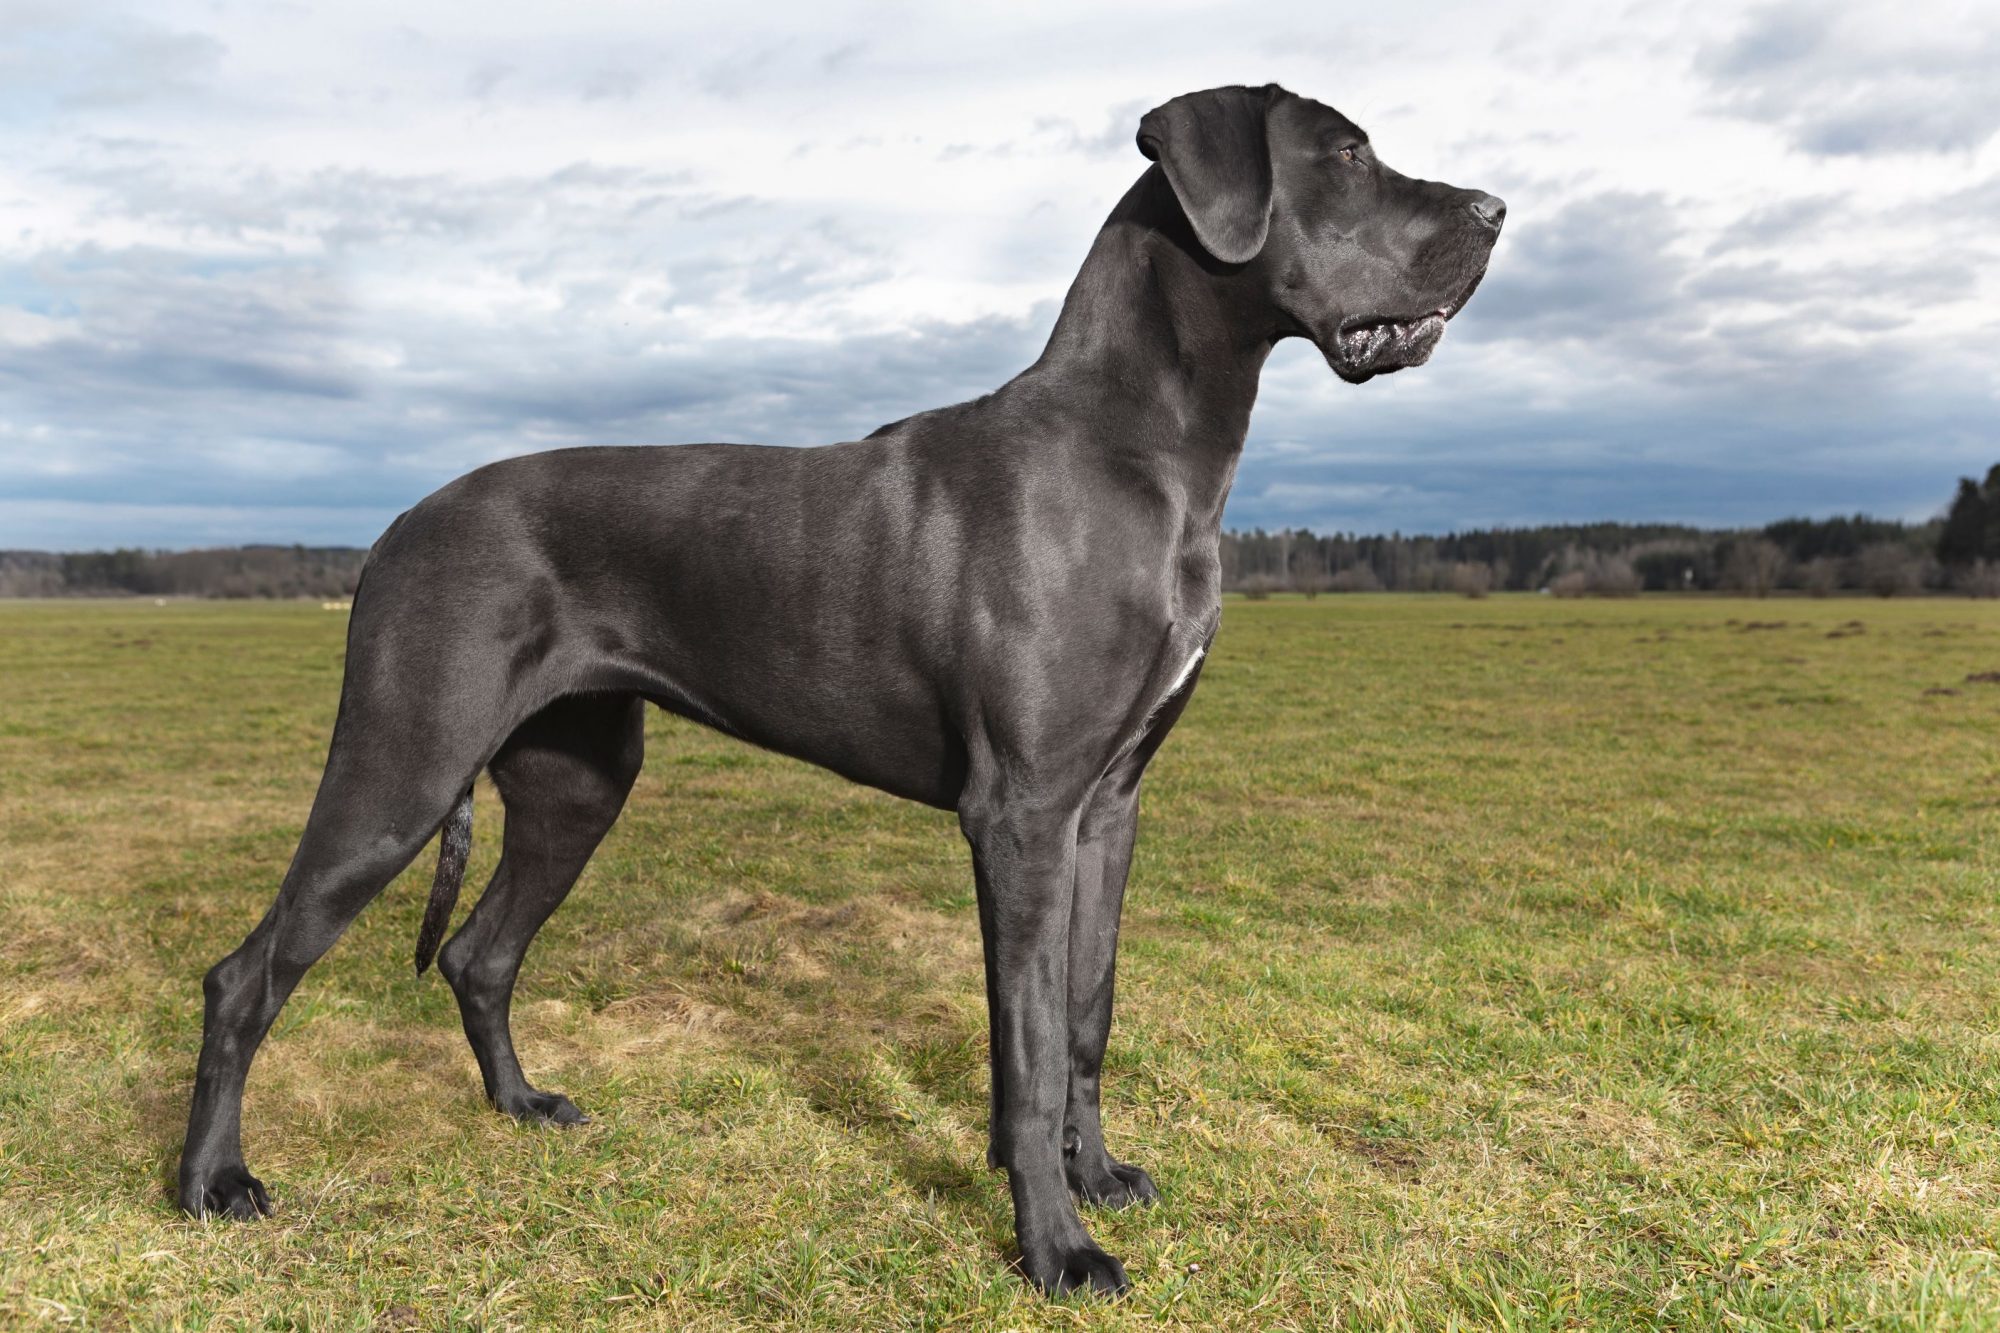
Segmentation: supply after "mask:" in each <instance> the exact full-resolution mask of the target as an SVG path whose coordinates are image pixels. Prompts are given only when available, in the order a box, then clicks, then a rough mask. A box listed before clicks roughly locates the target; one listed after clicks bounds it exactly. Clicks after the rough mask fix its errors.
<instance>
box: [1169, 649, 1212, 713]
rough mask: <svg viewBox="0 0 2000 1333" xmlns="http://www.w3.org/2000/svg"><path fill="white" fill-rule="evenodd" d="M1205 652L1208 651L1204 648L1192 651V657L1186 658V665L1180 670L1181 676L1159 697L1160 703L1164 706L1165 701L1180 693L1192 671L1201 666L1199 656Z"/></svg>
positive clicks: (1176, 677) (1175, 678)
mask: <svg viewBox="0 0 2000 1333" xmlns="http://www.w3.org/2000/svg"><path fill="white" fill-rule="evenodd" d="M1207 651H1208V649H1206V648H1196V649H1195V650H1194V656H1193V657H1190V658H1188V660H1187V665H1186V666H1184V667H1182V668H1181V674H1180V675H1178V676H1175V677H1174V683H1173V684H1171V685H1169V686H1167V692H1166V693H1165V694H1163V695H1161V696H1160V702H1161V703H1163V704H1164V703H1165V702H1166V701H1167V700H1169V699H1171V698H1173V697H1174V696H1175V695H1176V694H1179V693H1180V692H1181V686H1183V685H1185V684H1187V683H1188V677H1189V676H1192V675H1193V674H1194V669H1195V668H1196V667H1197V666H1199V665H1200V664H1201V655H1202V654H1203V653H1205V652H1207Z"/></svg>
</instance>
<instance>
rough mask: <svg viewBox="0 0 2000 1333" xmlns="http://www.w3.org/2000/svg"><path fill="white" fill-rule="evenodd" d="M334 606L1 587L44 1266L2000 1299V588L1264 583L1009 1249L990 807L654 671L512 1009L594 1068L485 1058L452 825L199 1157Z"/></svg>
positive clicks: (1279, 1314) (1597, 1312)
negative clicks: (1333, 590) (1111, 1166)
mask: <svg viewBox="0 0 2000 1333" xmlns="http://www.w3.org/2000/svg"><path fill="white" fill-rule="evenodd" d="M1746 622H1747V623H1746ZM1771 622H1782V623H1778V624H1772V623H1771ZM344 629H345V618H344V617H343V616H340V615H335V614H328V613H326V612H324V611H322V610H320V609H319V608H318V607H317V606H296V605H228V604H170V605H166V606H154V605H151V604H133V603H105V604H76V603H68V604H59V603H51V604H34V603H25V604H22V603H17V604H7V605H0V1324H18V1325H22V1326H29V1327H33V1326H40V1325H41V1324H42V1323H43V1322H44V1321H46V1322H47V1323H50V1324H55V1323H62V1322H69V1323H76V1324H85V1325H90V1326H94V1327H119V1326H131V1327H157V1326H172V1325H185V1326H199V1325H202V1324H204V1323H208V1322H211V1321H213V1322H218V1323H228V1324H237V1323H245V1324H250V1325H264V1326H274V1327H280V1326H282V1327H290V1326H311V1327H314V1328H339V1327H355V1328H361V1327H370V1326H383V1327H400V1326H409V1327H420V1326H421V1327H432V1326H446V1325H451V1326H478V1327H548V1326H567V1327H570V1328H579V1327H591V1326H596V1325H600V1324H608V1323H621V1324H629V1325H633V1326H641V1327H657V1328H667V1329H682V1328H726V1327H759V1326H776V1327H811V1328H865V1329H880V1328H893V1327H952V1328H989V1327H990V1328H1049V1329H1068V1328H1127V1327H1139V1326H1146V1327H1153V1326H1168V1327H1185V1328H1246V1329H1250V1328H1257V1329H1262V1328H1294V1329H1309V1328H1310V1329H1326V1328H1451V1327H1501V1328H1508V1329H1537V1328H1570V1327H1584V1326H1589V1327H1608V1326H1634V1327H1674V1328H1757V1327H1770V1328H1793V1327H1800V1326H1815V1327H1818V1326H1825V1327H1853V1328H1861V1327H1868V1328H1883V1327H1909V1328H1953V1327H1959V1328H1973V1327H1978V1328H1991V1327H2000V1254H1996V1252H2000V1037H1996V1024H2000V948H1996V943H2000V941H1996V935H2000V898H1997V897H1996V888H2000V881H1996V876H1995V871H1996V865H1997V864H2000V840H1996V835H1997V834H2000V684H1995V683H1980V682H1968V681H1967V680H1966V677H1967V676H1968V675H1969V674H1973V673H1981V672H1988V671H1993V670H1996V669H2000V606H1995V605H1993V604H1991V603H1971V602H1965V601H1955V600H1954V601H1944V600H1923V601H1896V602H1876V601H1854V600H1835V601H1825V602H1805V601H1771V602H1761V603H1760V602H1734V601H1722V600H1676V599H1671V598H1643V599H1638V600H1631V601H1622V602H1552V601H1550V600H1549V599H1534V598H1529V597H1498V598H1494V599H1492V600H1489V601H1483V602H1469V601H1464V600H1460V599H1455V598H1446V597H1442V596H1434V597H1427V598H1420V597H1392V596H1355V597H1333V598H1322V599H1320V600H1318V601H1315V602H1305V601H1295V600H1284V599H1279V600H1273V601H1269V602H1254V603H1253V602H1244V603H1238V602H1232V603H1231V604H1230V605H1229V607H1228V608H1227V610H1226V612H1225V617H1224V624H1223V630H1222V634H1221V637H1220V638H1219V640H1218V642H1217V646H1216V651H1215V653H1214V656H1213V658H1212V660H1211V663H1210V665H1209V666H1208V668H1207V669H1206V672H1205V674H1204V677H1203V680H1202V686H1201V690H1200V693H1199V694H1198V696H1197V697H1196V699H1195V701H1194V703H1193V705H1192V706H1191V707H1190V708H1189V710H1188V713H1187V715H1186V717H1185V719H1184V720H1183V722H1182V724H1181V726H1180V728H1179V730H1178V731H1177V732H1176V733H1175V735H1174V738H1173V740H1172V741H1171V742H1170V743H1169V744H1168V746H1167V748H1166V749H1165V751H1164V752H1163V753H1162V755H1161V756H1160V758H1159V760H1158V761H1157V762H1156V763H1155V764H1154V766H1153V770H1152V775H1151V777H1150V779H1149V783H1148V787H1147V794H1146V802H1145V809H1144V816H1143V819H1144V823H1143V826H1142V833H1141V842H1140V851H1139V857H1138V862H1137V865H1136V867H1135V869H1134V873H1133V887H1132V892H1131V895H1130V899H1129V905H1128V908H1127V913H1126V933H1125V942H1124V948H1123V953H1122V955H1121V963H1120V974H1119V979H1120V1004H1119V1010H1118V1019H1117V1026H1116V1028H1115V1030H1114V1032H1113V1035H1112V1053H1111V1059H1110V1064H1109V1068H1108V1071H1107V1092H1106V1120H1107V1125H1108V1131H1109V1134H1110V1136H1111V1140H1112V1147H1113V1150H1114V1152H1117V1153H1118V1154H1119V1155H1121V1156H1125V1157H1129V1158H1131V1159H1132V1160H1135V1161H1137V1162H1140V1163H1142V1164H1143V1165H1145V1166H1146V1167H1148V1168H1149V1169H1150V1170H1151V1172H1152V1174H1153V1175H1154V1177H1155V1178H1156V1179H1157V1180H1158V1181H1159V1184H1160V1186H1161V1189H1162V1190H1163V1191H1164V1193H1165V1195H1166V1200H1165V1202H1164V1203H1163V1204H1162V1205H1161V1206H1159V1207H1157V1208H1154V1209H1151V1210H1144V1211H1139V1212H1134V1213H1109V1214H1106V1213H1099V1214H1091V1215H1087V1216H1088V1218H1089V1221H1090V1224H1091V1225H1092V1227H1093V1228H1094V1229H1095V1231H1096V1234H1097V1235H1098V1237H1099V1239H1100V1240H1101V1241H1102V1242H1103V1243H1104V1245H1105V1246H1106V1248H1108V1249H1110V1250H1111V1251H1112V1252H1113V1253H1115V1254H1118V1255H1119V1256H1121V1257H1122V1258H1123V1259H1124V1260H1125V1262H1126V1264H1127V1265H1128V1266H1129V1268H1130V1270H1131V1272H1132V1275H1133V1277H1134V1278H1135V1279H1136V1283H1137V1285H1136V1288H1135V1290H1134V1292H1133V1294H1132V1295H1131V1297H1130V1298H1129V1299H1127V1300H1126V1301H1124V1302H1122V1303H1120V1304H1118V1305H1116V1306H1104V1305H1098V1304H1093V1303H1092V1302H1090V1301H1088V1300H1077V1301H1073V1302H1069V1303H1061V1304H1052V1303H1047V1302H1043V1301H1040V1300H1038V1299H1036V1298H1035V1297H1033V1296H1031V1295H1030V1294H1029V1293H1028V1292H1027V1291H1026V1290H1025V1289H1024V1288H1023V1286H1022V1285H1021V1283H1020V1281H1019V1280H1018V1279H1017V1278H1016V1277H1014V1276H1013V1275H1012V1274H1011V1273H1010V1271H1009V1270H1008V1268H1007V1267H1006V1257H1007V1252H1008V1248H1009V1245H1010V1243H1011V1219H1010V1216H1009V1211H1008V1206H1007V1195H1006V1190H1005V1185H1004V1180H1003V1178H1002V1177H1000V1176H998V1175H996V1174H991V1173H988V1172H987V1171H986V1170H985V1169H984V1162H983V1152H984V1145H985V1140H984V1129H985V1116H986V1100H985V1096H986V1094H985V1071H984V1060H985V1021H984V1017H983V993H982V986H981V980H980V968H979V961H978V939H977V929H976V923H975V920H974V913H973V911H972V896H971V874H970V869H969V866H968V862H967V858H966V855H965V851H964V845H963V842H962V840H961V839H960V837H959V835H958V832H957V827H956V824H955V821H954V820H953V819H952V818H951V817H950V816H949V815H944V814H939V813H937V812H934V811H928V810H924V809H920V808H918V807H915V806H911V805H906V804H901V803H898V802H896V801H894V800H892V799H890V798H888V797H884V796H879V795H877V794H874V793H872V792H868V791H864V790H861V789H858V788H855V787H851V786H848V785H846V784H844V783H842V782H841V781H839V780H838V779H835V778H832V777H829V776H827V775H824V774H821V773H818V772H815V771H811V770H808V769H805V768H803V767H801V766H799V765H796V764H793V763H790V762H788V761H784V760H780V759H776V758H773V757H771V756H768V755H764V754H761V753H759V752H756V751H752V750H750V749H748V748H745V747H743V746H740V745H738V744H735V743H733V742H730V741H727V740H724V739H722V738H720V737H717V736H714V735H712V734H709V733H705V732H703V731H700V730H697V729H695V728H694V727H691V726H688V725H685V724H682V723H679V722H676V721H673V720H671V719H667V718H664V717H656V718H655V719H654V721H653V722H652V724H651V731H650V735H649V753H648V763H647V768H646V772H645V774H644V776H643V777H642V778H641V779H640V784H639V787H638V789H637V791H636V792H635V793H634V796H633V799H632V802H631V804H630V805H629V806H628V808H627V811H626V814H625V817H624V819H623V821H622V822H621V823H620V825H619V826H618V828H617V829H616V830H615V831H614V832H613V834H612V835H611V838H610V839H609V841H608V842H607V843H606V845H605V847H604V848H603V849H602V851H601V852H600V853H599V855H598V858H597V860H596V861H595V862H594V863H593V865H592V866H591V868H590V870H589V871H588V872H587V873H586V875H585V877H584V880H583V881H582V883H581V885H580V886H579V888H578V890H577V892H576V894H575V895H574V896H573V897H572V898H571V900H570V902H569V904H568V905H567V906H566V907H565V908H564V910H563V911H562V912H561V913H559V914H558V915H557V916H556V918H555V919H554V921H552V922H551V923H550V925H549V927H548V928H547V929H546V930H545V931H544V932H543V934H542V936H541V939H540V941H539V943H538V944H537V945H536V948H535V950H534V952H533V953H531V954H530V956H529V960H528V966H527V969H526V971H525V973H524V975H523V980H522V989H521V996H520V1000H519V1002H518V1004H517V1007H516V1028H517V1033H518V1036H519V1040H520V1044H521V1047H522V1055H523V1059H524V1061H525V1063H526V1064H527V1067H528V1072H529V1076H530V1077H531V1078H532V1079H534V1080H535V1081H536V1082H537V1083H538V1084H540V1085H541V1086H544V1087H551V1088H555V1089H558V1090H561V1091H563V1092H566V1093H568V1094H570V1095H571V1096H572V1097H574V1098H575V1099H576V1100H577V1102H578V1103H579V1104H580V1105H582V1106H583V1107H584V1108H585V1110H587V1111H589V1112H591V1113H592V1114H593V1115H594V1116H595V1117H596V1122H595V1123H594V1124H592V1125H590V1126H588V1127H586V1128H583V1129H580V1130H573V1131H568V1132H564V1131H556V1130H536V1129H529V1128H523V1127H520V1126H517V1125H515V1124H513V1123H512V1122H510V1121H507V1120H505V1119H504V1118H503V1117H501V1116H499V1115H497V1114H495V1113H493V1112H491V1111H488V1110H487V1109H485V1107H484V1105H483V1103H482V1101H481V1098H480V1093H479V1081H478V1076H477V1072H476V1070H475V1067H474V1065H473V1061H472V1057H471V1054H470V1052H469V1050H468V1049H467V1047H466V1045H465V1043H464V1040H463V1038H462V1037H461V1036H460V1034H459V1032H458V1025H457V1019H456V1013H455V1010H454V1008H453V1005H452V1000H451V996H450V992H449V990H448V988H447V987H446V986H445V985H444V984H443V982H442V981H440V980H439V979H438V978H437V977H436V975H435V974H434V973H433V974H431V975H427V976H425V977H423V978H422V979H418V978H416V977H415V976H413V975H412V972H411V968H410V951H411V945H412V940H413V938H414V936H415V933H416V925H417V919H418V917H419V915H420V913H421V910H422V898H423V888H424V884H425V883H426V882H427V879H428V876H429V874H430V867H431V862H432V856H431V854H430V853H428V852H427V853H426V854H425V855H423V856H422V857H420V858H419V861H418V864H417V866H416V867H415V868H414V869H413V870H412V871H411V872H410V873H409V874H407V875H406V876H405V877H404V878H403V879H402V880H400V881H398V883H397V884H396V885H394V886H393V887H392V888H391V889H390V890H389V892H388V893H386V894H385V895H384V896H383V897H382V898H381V899H380V900H379V901H378V902H377V904H376V905H375V906H374V907H373V908H372V909H371V910H370V911H369V912H368V913H366V914H365V915H364V916H363V917H362V919H361V921H360V923H359V924H358V925H357V926H356V927H355V928H354V930H353V931H351V932H350V933H349V934H348V936H347V937H346V939H344V940H343V941H342V942H341V944H340V945H339V947H338V948H336V949H335V950H334V952H333V953H332V954H331V955H330V956H329V957H328V958H327V960H326V961H325V962H323V963H322V964H321V965H320V967H319V968H318V969H316V970H315V971H314V972H313V973H312V974H311V975H310V976H309V977H308V978H307V980H306V982H305V984H304V985H303V986H301V988H300V990H299V992H298V994H297V995H296V996H295V997H294V999H293V1000H292V1003H291V1005H290V1006H289V1007H288V1008H287V1009H286V1011H285V1012H284V1015H283V1016H282V1018H281V1019H280V1020H279V1025H278V1028H277V1029H276V1030H275V1032H274V1034H273V1037H272V1039H271V1041H270V1042H269V1043H268V1044H267V1045H266V1046H265V1048H264V1051H263V1054H262V1055H261V1056H260V1057H259V1059H258V1062H257V1066H256V1068H255V1069H254V1071H253V1072H252V1076H251V1083H250V1093H249V1098H248V1102H247V1108H246V1120H245V1124H246V1132H245V1146H246V1149H247V1151H248V1156H249V1161H250V1165H251V1168H252V1170H254V1171H256V1172H257V1173H258V1174H259V1175H261V1176H262V1177H263V1178H264V1179H265V1180H266V1181H267V1182H268V1183H269V1184H270V1185H271V1187H272V1190H273V1193H274V1194H275V1195H276V1196H277V1198H278V1200H279V1206H280V1209H281V1211H280V1214H279V1216H278V1217H277V1218H276V1219H274V1220H272V1221H269V1222H266V1223H263V1224H261V1225H257V1226H244V1225H231V1224H227V1223H209V1224H197V1223H193V1222H190V1221H187V1220H185V1219H183V1218H181V1217H179V1216H178V1215H177V1214H176V1213H175V1212H174V1211H173V1210H172V1207H171V1202H170V1185H171V1179H172V1173H173V1168H174V1163H175V1160H176V1157H177V1154H178V1151H179V1146H180V1135H181V1131H182V1128H183V1123H184V1116H185V1112H186V1100H185V1099H186V1096H187V1092H188V1088H189V1083H190V1079H191V1077H192V1070H193V1063H194V1054H195V1050H196V1048H197V1045H198V1043H199V1035H200V1033H199V1028H200V1018H201V1004H200V1001H201V996H200V977H201V974H202V972H203V971H204V970H205V969H206V968H207V967H208V966H209V965H210V964H211V963H213V962H214V961H215V960H216V959H217V958H218V957H220V956H221V955H222V954H223V953H225V952H226V951H227V950H228V949H230V948H231V947H233V946H234V945H235V944H236V942H237V941H238V940H239V939H240V938H241V936H242V935H243V933H244V932H245V931H246V930H247V929H248V928H249V927H250V926H251V925H252V924H253V923H254V922H255V920H256V919H257V917H258V915H259V914H260V913H261V912H262V911H263V909H264V907H265V906H266V905H267V903H268V902H269V900H270V898H271V896H272V894H273V892H274V891H275V889H276V886H277V882H278V879H279V877H280V875H281V874H282V872H283V870H284V867H285V864H286V861H287V859H288V858H289V856H290V854H291V850H292V844H293V840H294V839H295V838H296V836H297V833H298V830H299V827H300V824H301V822H302V820H303V818H304V815H305V812H306V808H307V805H308V803H309V801H310V798H311V795H312V790H313V786H314V783H315V781H316V779H317V777H318V771H319V763H320V761H321V759H322V757H323V755H324V749H325V743H326V737H327V733H328V729H329V725H330V723H331V719H332V716H333V709H334V705H335V701H336V695H337V691H338V687H339V681H340V656H341V640H342V635H343V633H344ZM1940 691H1944V692H1940ZM499 815H500V808H499V804H498V801H497V799H496V798H495V797H494V795H493V793H492V792H491V791H490V790H487V789H483V788H482V791H481V794H480V798H479V808H478V828H477V834H476V844H475V849H474V866H473V871H472V874H471V876H470V877H469V879H468V893H467V898H466V903H465V904H462V905H461V910H463V907H464V906H465V905H469V903H470V901H471V899H472V896H473V894H474V893H476V890H477V887H478V884H479V883H483V876H484V874H485V873H486V872H487V871H489V870H490V868H491V865H492V859H493V857H494V856H495V854H496V851H497V847H498V842H499V839H498V836H497V834H498V824H499Z"/></svg>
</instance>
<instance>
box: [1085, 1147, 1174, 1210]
mask: <svg viewBox="0 0 2000 1333" xmlns="http://www.w3.org/2000/svg"><path fill="white" fill-rule="evenodd" d="M1064 1174H1065V1175H1066V1176H1067V1177H1068V1179H1069V1188H1070V1193H1072V1194H1074V1195H1076V1197H1077V1198H1079V1199H1081V1200H1083V1201H1084V1202H1085V1203H1092V1204H1096V1205H1097V1206H1098V1207H1100V1208H1129V1207H1131V1206H1132V1205H1133V1204H1140V1203H1158V1202H1159V1201H1160V1191H1159V1188H1158V1187H1157V1186H1156V1185H1154V1184H1153V1178H1152V1177H1151V1176H1149V1175H1147V1174H1146V1172H1145V1169H1144V1168H1143V1167H1137V1166H1131V1165H1129V1164H1127V1163H1125V1162H1114V1161H1112V1160H1111V1159H1110V1158H1109V1157H1106V1158H1104V1159H1103V1160H1102V1161H1101V1162H1099V1163H1098V1164H1096V1165H1095V1166H1093V1167H1091V1168H1088V1169H1086V1168H1084V1167H1082V1166H1081V1165H1079V1164H1078V1163H1077V1162H1075V1161H1071V1162H1069V1163H1068V1164H1067V1166H1066V1169H1065V1172H1064Z"/></svg>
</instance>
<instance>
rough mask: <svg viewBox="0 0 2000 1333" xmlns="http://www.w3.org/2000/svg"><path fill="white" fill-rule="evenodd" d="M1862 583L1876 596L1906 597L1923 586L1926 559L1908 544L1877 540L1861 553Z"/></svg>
mask: <svg viewBox="0 0 2000 1333" xmlns="http://www.w3.org/2000/svg"><path fill="white" fill-rule="evenodd" d="M1860 569H1861V586H1862V587H1864V588H1866V589H1867V590H1868V591H1869V592H1872V593H1874V594H1875V595H1876V596H1877V597H1903V596H1907V595H1909V594H1910V593H1913V592H1916V591H1917V590H1918V589H1920V588H1922V587H1923V586H1924V562H1923V561H1922V559H1920V558H1919V557H1918V555H1917V553H1916V552H1914V551H1912V550H1910V549H1909V548H1908V547H1907V546H1898V545H1896V543H1894V542H1877V543H1875V545H1873V546H1870V547H1867V548H1865V549H1863V551H1862V552H1861V555H1860Z"/></svg>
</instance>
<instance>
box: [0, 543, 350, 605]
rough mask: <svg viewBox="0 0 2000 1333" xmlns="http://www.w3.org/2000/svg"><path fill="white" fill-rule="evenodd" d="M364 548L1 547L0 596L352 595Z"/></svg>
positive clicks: (328, 596)
mask: <svg viewBox="0 0 2000 1333" xmlns="http://www.w3.org/2000/svg"><path fill="white" fill-rule="evenodd" d="M367 555H368V552H366V551H363V550H357V549H355V548H353V547H348V546H234V547H225V548H221V549H218V550H207V551H141V550H117V551H66V552H62V553H56V552H51V551H0V597H130V596H140V597H313V598H321V599H325V598H340V597H351V596H353V595H354V585H355V583H356V582H357V581H358V580H359V579H360V577H361V562H362V561H363V560H364V559H365V558H366V557H367Z"/></svg>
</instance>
